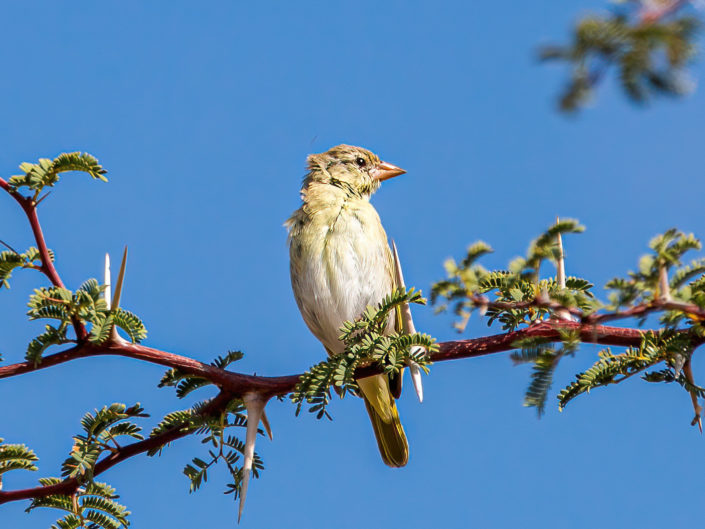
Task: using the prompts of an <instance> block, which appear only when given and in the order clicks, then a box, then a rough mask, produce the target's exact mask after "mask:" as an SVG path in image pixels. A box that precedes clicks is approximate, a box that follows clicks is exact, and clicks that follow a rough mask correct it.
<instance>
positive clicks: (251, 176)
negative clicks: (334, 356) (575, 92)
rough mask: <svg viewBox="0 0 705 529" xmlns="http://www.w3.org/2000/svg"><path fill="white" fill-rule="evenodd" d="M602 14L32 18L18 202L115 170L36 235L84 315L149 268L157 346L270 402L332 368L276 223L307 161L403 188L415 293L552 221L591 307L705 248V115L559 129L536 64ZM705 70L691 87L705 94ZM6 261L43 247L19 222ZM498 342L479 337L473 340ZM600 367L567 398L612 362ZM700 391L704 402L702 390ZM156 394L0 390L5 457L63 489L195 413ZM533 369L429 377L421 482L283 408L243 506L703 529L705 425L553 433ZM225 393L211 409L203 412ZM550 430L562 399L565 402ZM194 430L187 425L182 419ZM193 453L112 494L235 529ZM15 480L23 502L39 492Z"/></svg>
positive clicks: (389, 517)
mask: <svg viewBox="0 0 705 529" xmlns="http://www.w3.org/2000/svg"><path fill="white" fill-rule="evenodd" d="M602 7H604V4H603V3H602V2H569V3H566V2H556V1H553V2H549V1H545V2H520V3H513V4H507V5H504V4H501V5H500V4H493V3H479V2H460V1H453V2H434V3H431V2H401V1H397V2H391V1H390V2H384V3H381V2H368V1H359V2H349V3H345V4H342V3H333V2H270V3H266V4H262V3H252V2H250V3H243V2H202V3H199V4H198V5H196V4H195V3H188V2H168V3H167V2H150V3H137V2H114V1H108V2H99V3H96V2H71V3H64V2H61V3H59V2H46V1H45V2H39V1H38V2H32V3H28V2H23V3H5V5H4V6H3V14H2V17H1V18H0V50H1V51H0V65H1V67H2V73H3V82H2V83H0V123H2V126H1V127H0V145H2V149H1V150H0V174H2V175H3V176H4V177H8V176H10V175H12V174H17V172H18V169H17V165H18V164H19V163H20V162H23V161H35V160H36V159H37V158H38V157H54V156H56V155H57V154H59V153H60V152H63V151H74V150H84V151H88V152H90V153H92V154H94V155H96V156H97V157H98V158H99V160H100V161H101V163H103V164H104V166H105V167H106V168H107V169H108V171H109V174H108V176H109V178H110V183H109V184H102V183H98V182H91V181H89V179H88V177H86V176H82V175H67V176H65V177H64V178H63V179H62V182H61V184H60V186H59V187H58V188H57V189H56V190H55V192H54V193H53V195H52V196H51V197H50V198H49V199H48V200H47V201H46V202H44V203H43V204H42V207H41V211H40V216H41V218H42V220H43V223H44V229H45V232H46V236H47V239H48V242H49V245H50V247H51V248H53V249H54V250H55V251H56V253H57V257H58V261H57V267H58V269H59V272H60V273H61V274H62V277H63V278H64V280H65V282H66V284H67V286H69V287H70V288H75V287H76V286H78V285H79V284H80V283H81V282H82V281H83V280H84V279H86V278H88V277H100V274H101V270H102V261H103V255H104V253H105V252H106V251H109V252H111V254H112V255H113V259H114V260H117V259H118V255H119V253H120V251H121V249H122V247H123V245H125V244H127V245H129V248H130V258H129V263H128V273H127V279H126V288H125V291H124V297H123V306H124V307H125V308H127V309H129V310H132V311H134V312H136V313H137V314H139V315H140V316H141V317H142V318H143V319H144V321H145V322H146V325H147V327H148V329H149V337H148V339H147V340H146V344H148V345H151V346H154V347H158V348H161V349H164V350H167V351H171V352H175V353H181V354H185V355H188V356H192V357H194V358H197V359H199V360H203V361H210V360H211V359H212V358H213V357H215V356H216V355H217V354H221V353H223V352H225V351H226V350H227V349H241V350H243V351H245V353H246V357H245V359H244V360H242V361H241V362H240V363H239V364H237V365H236V366H235V369H236V370H238V371H242V372H247V373H252V372H257V373H258V374H267V375H278V374H291V373H297V372H301V371H303V370H305V369H306V368H307V367H308V366H310V365H312V364H313V363H315V362H317V361H319V360H320V359H322V358H323V356H324V352H323V349H322V347H321V346H320V344H319V343H318V342H317V341H316V340H315V338H314V337H313V336H312V335H310V333H309V332H308V330H307V329H306V327H305V325H304V324H303V321H302V319H301V318H300V316H299V313H298V310H297V308H296V304H295V302H294V299H293V296H292V294H291V290H290V285H289V270H288V267H289V264H288V251H287V248H286V233H285V229H284V228H283V227H282V223H283V222H284V220H286V218H287V217H288V216H289V214H290V213H291V212H292V211H293V210H294V209H296V208H297V207H298V205H299V197H298V191H299V186H300V180H301V178H302V176H303V174H304V163H305V157H306V155H307V154H308V153H311V152H320V151H324V150H327V149H328V148H329V147H331V146H333V145H336V144H338V143H343V142H345V143H350V144H357V145H363V146H365V147H368V148H370V149H372V150H373V151H375V152H376V153H378V154H379V155H380V156H381V157H382V158H383V159H385V160H388V161H390V162H392V163H395V164H398V165H400V166H402V167H404V168H405V169H407V171H408V174H406V175H404V176H403V177H400V178H398V179H395V180H392V181H389V182H387V183H385V185H384V186H383V189H381V190H380V191H379V192H378V194H377V195H376V196H375V197H374V198H373V203H374V204H375V206H376V207H377V209H378V210H379V212H380V215H381V217H382V221H383V223H384V225H385V227H386V229H387V232H388V234H389V236H390V237H392V238H394V239H395V240H396V241H397V244H398V246H399V248H400V253H401V258H402V263H403V264H404V270H405V275H406V278H407V283H408V284H409V285H415V286H417V287H420V288H422V289H423V290H424V291H426V292H428V289H429V286H430V284H431V283H432V282H433V281H436V280H438V279H440V278H442V277H443V275H444V272H443V268H442V263H443V260H444V259H445V258H447V257H449V256H455V257H460V256H462V254H463V252H464V248H465V247H466V245H467V244H469V243H470V242H472V241H475V240H477V239H483V240H485V241H487V242H489V243H490V244H492V245H493V246H494V247H495V249H496V253H495V254H493V255H492V256H490V257H489V258H487V259H486V260H485V264H486V266H488V267H502V266H504V265H505V264H506V263H507V262H508V261H509V260H510V259H511V258H513V257H514V256H516V255H520V254H523V252H524V251H525V250H526V247H527V245H528V243H529V241H530V240H531V239H532V238H533V237H535V236H536V235H537V234H538V233H540V232H541V231H542V230H543V229H544V228H545V227H546V226H548V225H549V224H550V223H552V222H553V220H554V219H555V217H556V215H560V216H563V217H575V218H578V219H580V220H581V221H582V222H583V223H584V224H585V225H586V226H587V228H588V229H587V231H586V232H585V234H583V235H579V236H571V237H569V238H568V239H567V240H566V241H565V243H566V252H567V268H568V273H569V274H576V275H583V276H587V277H588V278H589V279H591V280H593V281H594V282H596V284H598V285H602V284H604V282H605V281H606V280H608V279H610V278H611V277H613V276H615V275H621V274H624V273H626V271H627V270H628V269H630V268H633V267H635V266H636V263H637V259H638V257H639V255H641V254H642V253H643V252H644V251H645V249H646V244H647V242H648V240H649V239H650V238H651V237H652V236H653V235H655V234H656V233H659V232H662V231H664V230H665V229H667V228H669V227H671V226H678V227H679V228H681V229H683V230H685V231H694V232H696V234H700V235H703V232H704V231H705V230H703V220H702V219H703V214H702V206H701V203H702V200H703V194H704V192H705V183H704V182H705V180H703V175H702V167H703V140H702V127H703V123H704V118H705V106H704V105H703V103H704V98H705V96H704V95H703V92H702V91H701V92H697V93H696V94H695V95H693V96H691V97H688V98H686V99H684V100H681V101H670V100H664V101H658V102H656V104H654V105H651V106H649V108H647V109H643V108H637V107H634V106H633V105H631V104H629V103H627V102H625V100H624V98H623V96H622V94H621V92H620V91H619V90H618V88H617V87H616V86H615V83H614V82H612V81H608V82H606V83H605V84H604V85H603V86H602V87H601V88H600V90H599V98H598V100H597V104H596V106H595V107H594V108H591V109H588V110H587V111H586V112H583V113H581V114H580V115H578V116H575V117H572V118H567V117H565V116H563V115H560V114H558V113H557V112H556V111H555V96H556V94H557V93H558V91H559V89H560V87H561V86H562V82H563V81H564V80H565V74H566V70H565V69H564V68H561V67H558V66H551V65H540V64H538V63H537V60H536V53H535V52H536V49H537V46H538V45H540V44H542V43H549V42H563V41H565V40H566V39H567V38H568V36H569V28H570V27H571V25H572V24H573V23H574V22H575V21H576V20H577V19H578V17H579V16H581V15H582V14H584V13H585V12H586V11H588V10H590V9H598V8H602ZM702 70H703V68H702V64H699V65H697V66H696V67H695V72H694V73H695V76H696V77H698V76H701V74H702ZM0 238H2V239H3V240H5V241H7V242H8V243H10V244H12V245H13V246H15V247H18V248H25V247H28V246H29V245H31V244H32V239H31V233H30V231H29V229H28V227H27V225H26V223H25V221H24V219H23V216H22V215H21V212H20V210H19V208H17V207H16V205H15V203H14V202H13V201H12V200H10V199H9V197H7V196H6V197H4V198H2V197H0ZM41 281H42V280H41V278H39V277H38V276H37V275H36V274H33V273H30V272H25V273H20V274H16V276H15V280H14V281H13V283H12V290H10V291H9V292H6V291H4V290H3V292H2V293H1V294H2V295H1V296H0V314H2V323H1V324H0V338H1V339H0V349H1V350H2V353H3V356H4V362H5V363H12V362H18V361H21V359H22V358H23V355H24V350H25V347H26V344H27V342H28V341H29V340H30V339H31V338H32V337H33V336H36V334H38V333H39V332H40V330H41V324H40V323H38V322H33V323H28V322H26V318H25V317H24V316H23V314H24V311H25V310H26V306H25V304H26V300H27V297H28V295H29V293H31V289H32V288H34V287H36V286H39V284H42V283H41ZM415 319H416V324H417V327H418V328H419V329H421V330H423V331H426V332H430V333H432V334H434V335H435V336H436V337H438V338H439V340H441V341H443V340H450V339H456V338H457V337H458V336H457V334H456V333H455V331H453V330H452V329H451V326H450V324H451V321H452V317H451V316H449V315H443V316H435V315H434V314H433V310H432V309H431V308H424V307H417V308H416V309H415ZM494 332H499V330H498V329H495V330H491V329H487V328H486V326H485V324H484V323H481V322H479V321H478V320H477V319H476V318H475V317H473V321H472V322H471V325H470V327H469V328H468V331H467V332H466V336H481V335H485V334H492V333H494ZM594 353H595V349H594V348H591V347H584V348H583V349H582V350H581V352H580V353H579V354H578V355H577V356H576V357H575V358H572V359H568V360H566V361H565V362H564V363H563V364H562V365H561V367H560V369H559V370H558V374H557V382H556V384H555V387H554V390H557V389H559V388H560V387H562V386H563V385H565V384H567V383H568V382H569V380H570V379H571V378H572V376H573V374H574V373H576V372H577V371H579V370H581V369H584V368H585V367H587V366H588V365H590V363H591V362H592V361H593V360H594ZM695 367H696V378H698V379H699V380H700V381H701V382H702V381H703V380H704V379H705V375H704V374H703V371H702V363H697V364H696V366H695ZM162 372H163V369H162V368H160V367H158V366H154V365H148V364H141V363H139V362H135V361H132V360H129V359H124V358H94V359H89V360H80V361H77V362H73V363H69V364H65V365H61V366H58V367H54V368H51V369H46V370H42V371H39V372H37V373H33V374H30V375H27V376H22V377H16V378H11V379H7V380H3V381H2V383H0V403H2V405H1V406H0V436H2V437H4V438H5V439H6V441H7V442H25V443H27V444H28V445H29V446H31V447H32V448H33V449H35V451H36V452H37V454H38V455H39V456H40V458H41V460H40V465H41V466H40V471H41V475H58V473H59V465H60V462H61V461H62V460H63V458H64V457H65V456H66V454H67V453H68V451H69V450H70V447H71V444H72V443H71V435H72V434H74V433H77V431H78V430H79V419H80V417H81V416H82V415H83V413H84V412H86V411H88V410H92V409H93V408H96V407H100V406H102V405H105V404H109V403H111V402H114V401H120V402H126V403H128V404H129V403H133V402H135V401H140V402H141V403H142V404H143V405H144V406H145V407H146V408H147V410H148V411H149V412H151V413H152V415H153V418H152V419H150V420H147V421H144V423H145V427H146V428H147V429H149V427H150V426H151V425H152V424H153V423H154V422H155V421H156V420H158V419H159V418H160V417H161V416H162V415H163V414H164V413H166V412H168V411H170V410H173V409H182V408H184V407H186V406H187V405H188V403H185V402H179V401H177V399H176V398H175V396H174V395H173V391H172V390H170V389H161V390H158V389H156V387H155V386H156V383H157V382H158V380H159V378H160V376H161V374H162ZM529 372H530V370H529V368H528V367H512V365H511V362H510V360H509V359H508V357H507V355H506V354H502V355H494V356H491V357H486V358H479V359H474V360H464V361H456V362H446V363H442V364H439V365H436V366H434V367H433V369H432V373H431V376H430V377H427V378H426V379H425V390H426V399H425V401H424V403H423V404H422V405H419V404H418V403H417V401H416V398H415V396H414V395H413V392H412V391H410V390H409V389H410V385H407V391H406V392H405V394H404V395H403V397H402V400H401V402H400V412H401V415H402V418H403V421H404V425H405V428H406V432H407V435H408V437H409V440H410V445H411V460H410V462H409V465H408V466H407V467H406V468H403V469H400V470H392V469H389V468H386V467H385V466H384V465H383V464H382V463H381V461H380V458H379V455H378V453H377V448H376V446H375V443H374V440H373V436H372V433H371V429H370V426H369V424H368V420H367V418H366V414H365V412H364V410H363V406H362V405H361V402H360V401H358V400H356V399H346V400H344V401H338V400H336V401H335V402H334V404H333V406H332V408H331V411H332V413H333V415H334V421H333V422H328V421H316V420H315V419H313V418H312V417H310V416H308V415H307V416H304V417H301V418H298V419H297V418H295V417H294V413H293V411H294V410H293V406H291V405H290V404H289V403H286V402H285V403H280V402H272V403H271V404H270V405H269V407H268V414H269V417H270V419H271V421H272V425H273V428H274V435H275V440H274V442H269V441H268V440H265V439H264V438H260V440H259V441H258V451H259V452H260V453H261V455H262V456H263V457H264V459H265V464H266V466H267V469H266V471H265V472H264V474H263V477H262V479H260V480H256V481H254V482H253V484H252V485H251V487H250V493H249V497H248V502H247V508H246V511H245V515H244V518H243V522H242V524H241V525H242V526H243V527H300V526H303V525H306V526H307V527H332V526H335V527H340V528H347V527H351V528H352V527H362V526H366V527H406V528H415V527H447V528H454V527H482V528H516V527H572V528H582V527H595V526H600V527H623V526H625V525H627V526H632V527H641V528H650V527H663V526H665V525H667V526H671V527H684V526H686V525H688V524H695V523H699V522H700V521H701V514H702V513H701V512H700V509H699V506H700V505H701V498H702V490H701V488H702V483H701V479H700V477H701V475H702V469H703V466H704V465H705V441H704V440H703V438H702V437H701V436H700V435H699V434H698V433H697V430H696V429H693V428H690V427H689V421H690V419H691V418H692V408H691V406H690V401H689V398H688V395H687V394H686V393H685V392H683V391H682V390H680V388H678V387H675V386H674V385H668V386H666V385H664V386H657V385H650V384H646V383H644V382H641V381H639V380H633V381H630V382H629V383H627V384H624V385H621V386H615V387H613V388H609V389H607V390H596V391H594V392H593V393H592V394H591V395H590V396H588V397H583V398H580V399H578V400H577V401H576V402H574V403H572V404H571V405H570V406H569V407H568V408H567V410H566V411H565V412H564V413H562V414H559V413H558V411H557V409H556V408H555V406H553V407H550V408H549V409H548V412H547V414H546V416H545V417H544V418H543V419H542V420H541V421H537V420H536V416H535V413H534V411H533V410H530V409H525V408H523V407H522V405H521V404H522V398H523V392H524V389H525V387H526V385H527V383H528V376H529ZM210 394H212V391H211V393H209V390H203V391H201V392H200V397H201V398H205V397H206V396H207V395H210ZM551 400H553V399H551ZM189 402H190V401H189ZM203 453H204V450H203V447H202V446H201V445H200V444H199V441H198V440H196V439H188V440H182V441H179V442H177V443H176V444H174V445H173V446H172V447H171V448H169V449H167V450H166V451H165V453H164V455H163V456H162V457H161V458H158V459H152V458H147V457H136V458H133V459H131V460H129V461H128V462H126V463H124V464H122V465H120V466H119V467H116V468H114V469H112V470H111V471H109V472H108V473H106V474H103V475H102V476H100V479H102V480H106V481H108V482H109V483H111V484H113V485H114V486H116V487H117V488H118V491H119V492H120V493H121V495H122V501H124V503H126V504H127V505H128V507H129V508H130V509H131V510H132V511H133V513H134V514H133V515H132V517H131V520H132V526H133V527H136V528H138V529H139V528H143V527H144V528H146V527H176V528H186V527H193V526H208V525H211V524H213V525H216V524H217V525H218V526H234V525H235V520H236V506H235V505H233V502H232V499H231V497H230V496H224V495H222V494H221V491H222V490H223V489H224V484H225V482H226V479H227V476H226V475H225V473H224V472H222V471H216V472H214V473H213V474H212V475H211V476H210V479H209V482H208V483H207V484H206V486H205V487H204V489H202V490H201V491H199V492H198V493H196V494H193V495H189V493H188V481H187V479H186V478H185V477H184V476H183V475H182V474H181V469H182V467H183V465H184V464H186V463H187V462H188V461H189V460H190V458H191V457H193V456H196V455H202V454H203ZM37 477H39V476H38V475H36V474H35V473H28V472H12V473H10V474H8V475H7V476H6V479H5V483H4V486H5V489H6V490H10V489H16V488H24V487H29V486H33V485H34V484H35V483H36V478H37ZM25 507H26V503H21V502H20V503H12V504H7V505H3V506H2V507H0V524H1V525H2V526H3V527H27V528H35V527H36V528H42V527H47V526H49V525H50V523H51V522H53V521H54V520H55V519H56V517H57V516H56V515H55V513H54V512H50V511H46V512H40V511H37V512H35V513H34V514H30V515H26V514H24V512H23V509H24V508H25Z"/></svg>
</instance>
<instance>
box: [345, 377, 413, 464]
mask: <svg viewBox="0 0 705 529" xmlns="http://www.w3.org/2000/svg"><path fill="white" fill-rule="evenodd" d="M357 383H358V386H359V387H360V390H361V392H362V397H363V399H364V401H365V407H366V408H367V413H368V414H369V415H370V421H371V422H372V428H373V429H374V432H375V438H376V439H377V446H378V447H379V452H380V454H381V455H382V460H383V461H384V462H385V464H387V465H389V466H390V467H403V466H404V465H406V463H407V461H409V443H408V442H407V440H406V434H405V433H404V428H403V427H402V425H401V421H400V420H399V412H398V411H397V405H396V403H395V402H394V397H393V396H392V395H391V394H390V392H389V380H388V379H387V377H386V376H385V375H375V376H372V377H367V378H361V379H358V381H357Z"/></svg>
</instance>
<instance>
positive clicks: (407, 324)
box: [392, 241, 423, 402]
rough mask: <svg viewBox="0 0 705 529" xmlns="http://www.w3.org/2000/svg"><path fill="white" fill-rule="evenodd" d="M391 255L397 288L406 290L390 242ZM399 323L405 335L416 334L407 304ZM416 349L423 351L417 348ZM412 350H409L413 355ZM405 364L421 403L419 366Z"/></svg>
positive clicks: (397, 257) (394, 245) (393, 246)
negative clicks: (392, 256)
mask: <svg viewBox="0 0 705 529" xmlns="http://www.w3.org/2000/svg"><path fill="white" fill-rule="evenodd" d="M392 253H393V255H394V277H395V280H396V284H397V288H406V286H405V285H404V274H403V273H402V271H401V262H400V261H399V254H398V253H397V245H396V244H394V241H392ZM400 308H401V322H402V329H403V330H404V332H405V333H407V334H413V333H415V332H416V328H415V327H414V320H413V318H412V317H411V307H409V304H408V303H404V304H403V305H402V306H401V307H400ZM417 347H418V349H423V348H422V347H420V346H417ZM414 352H415V351H414V349H412V350H411V353H412V354H413V353H414ZM406 364H407V365H408V366H409V373H411V381H412V382H413V383H414V390H415V391H416V396H417V397H418V398H419V402H423V384H422V382H421V372H420V370H419V366H418V365H417V364H416V362H412V361H410V360H407V362H406Z"/></svg>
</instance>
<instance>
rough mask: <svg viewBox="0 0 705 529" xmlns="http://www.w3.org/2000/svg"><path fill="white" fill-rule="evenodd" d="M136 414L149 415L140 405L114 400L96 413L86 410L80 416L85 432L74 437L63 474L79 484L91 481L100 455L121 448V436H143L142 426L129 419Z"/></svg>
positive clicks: (134, 437) (140, 438) (138, 437)
mask: <svg viewBox="0 0 705 529" xmlns="http://www.w3.org/2000/svg"><path fill="white" fill-rule="evenodd" d="M136 417H148V415H147V414H145V413H144V409H143V408H142V407H141V406H140V405H139V404H135V405H134V406H130V407H127V406H125V405H124V404H121V403H114V404H111V405H110V406H104V407H103V408H101V409H100V410H95V413H90V412H89V413H86V414H85V415H84V416H83V418H82V419H81V427H82V429H83V433H81V434H77V435H75V436H74V437H73V441H74V444H73V448H72V449H71V453H70V454H69V457H68V458H67V459H66V460H65V461H64V463H63V464H62V466H61V475H62V476H63V477H64V478H76V479H77V480H78V481H79V482H80V483H85V482H90V481H92V480H93V472H94V469H95V465H96V463H97V462H98V459H99V458H100V456H101V455H102V454H103V453H104V452H110V453H112V452H115V451H117V450H119V449H120V444H119V443H118V439H119V438H121V437H129V438H132V439H137V440H142V439H144V437H143V436H142V435H141V434H140V432H141V431H142V428H140V427H139V426H137V424H135V423H134V422H133V421H131V420H130V419H132V418H136Z"/></svg>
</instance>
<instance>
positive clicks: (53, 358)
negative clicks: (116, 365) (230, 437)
mask: <svg viewBox="0 0 705 529" xmlns="http://www.w3.org/2000/svg"><path fill="white" fill-rule="evenodd" d="M565 330H572V331H578V332H579V333H580V339H581V341H582V342H586V343H597V344H603V345H612V346H638V345H639V344H640V343H641V337H642V336H643V334H644V333H645V332H646V331H644V330H640V329H630V328H622V327H606V326H599V325H598V326H594V325H586V324H582V323H578V322H573V321H558V320H549V321H544V322H540V323H536V324H534V325H531V326H529V327H527V328H525V329H522V330H519V331H514V332H508V333H504V334H497V335H494V336H485V337H482V338H471V339H468V340H456V341H448V342H442V343H440V344H439V350H438V351H437V352H436V353H433V354H432V355H431V360H432V361H433V362H442V361H446V360H456V359H461V358H474V357H477V356H484V355H488V354H494V353H500V352H505V351H510V350H512V349H514V348H515V347H514V344H515V343H516V342H517V341H518V340H522V339H526V338H544V339H546V340H549V341H560V340H561V334H560V331H565ZM697 345H699V344H697ZM100 355H118V356H125V357H128V358H134V359H136V360H142V361H146V362H150V363H154V364H159V365H162V366H165V367H171V368H175V369H178V370H180V371H183V372H185V373H188V374H191V375H195V376H199V377H203V378H205V379H208V380H210V381H211V382H213V383H214V384H216V385H217V386H218V387H220V389H221V392H220V393H219V394H218V396H217V397H215V398H214V399H213V400H212V401H211V402H210V403H209V404H208V405H207V406H206V407H205V408H204V409H203V412H202V413H204V414H214V413H217V412H220V411H222V410H223V409H224V408H225V406H226V405H227V403H228V402H230V400H232V399H233V398H236V397H241V396H242V395H244V394H245V393H249V392H255V393H259V394H260V395H262V396H263V397H264V398H270V397H272V396H275V395H286V394H288V393H290V392H291V391H293V389H294V387H295V386H296V384H297V382H298V381H299V378H300V376H301V375H289V376H282V377H263V376H255V375H245V374H242V373H234V372H232V371H227V370H224V369H220V368H217V367H214V366H212V365H208V364H204V363H202V362H199V361H197V360H193V359H191V358H188V357H185V356H181V355H177V354H173V353H168V352H166V351H160V350H158V349H153V348H150V347H145V346H142V345H137V344H129V343H109V344H104V345H101V346H95V345H92V344H89V343H86V344H80V345H77V346H75V347H72V348H71V349H67V350H66V351H62V352H60V353H56V354H53V355H48V356H47V357H45V358H44V359H43V360H42V363H41V364H39V366H36V367H35V366H34V364H33V363H31V362H22V363H18V364H13V365H8V366H3V367H0V378H7V377H11V376H16V375H21V374H24V373H28V372H31V371H36V370H39V369H44V368H47V367H51V366H54V365H58V364H62V363H65V362H69V361H72V360H76V359H79V358H85V357H90V356H100ZM376 372H378V370H377V368H376V367H375V366H366V367H364V368H360V369H358V371H357V372H356V375H357V376H360V377H363V376H367V375H371V374H374V373H376ZM189 433H191V432H190V431H189V430H182V429H180V428H174V429H171V430H169V431H168V432H164V433H163V434H160V435H158V436H155V437H150V438H148V439H145V440H143V441H139V442H137V443H133V444H131V445H127V446H124V447H121V448H120V449H118V450H117V451H115V452H114V453H112V454H111V455H109V456H107V457H106V458H104V459H102V460H101V461H100V462H99V463H97V464H96V467H95V472H94V474H95V475H98V474H101V473H103V472H105V471H106V470H108V469H109V468H111V467H113V466H115V465H117V464H118V463H120V462H121V461H124V460H125V459H128V458H130V457H133V456H135V455H138V454H142V453H144V452H147V451H149V450H151V449H153V448H157V447H160V446H162V445H164V444H166V443H169V442H171V441H174V440H176V439H179V438H181V437H184V436H186V435H188V434H189ZM78 487H79V483H78V481H76V480H75V479H66V480H64V481H62V482H61V483H58V484H56V485H52V486H50V487H34V488H30V489H22V490H14V491H4V492H3V491H0V504H2V503H7V502H10V501H17V500H25V499H31V498H39V497H45V496H50V495H54V494H71V493H73V492H75V490H76V489H77V488H78Z"/></svg>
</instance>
